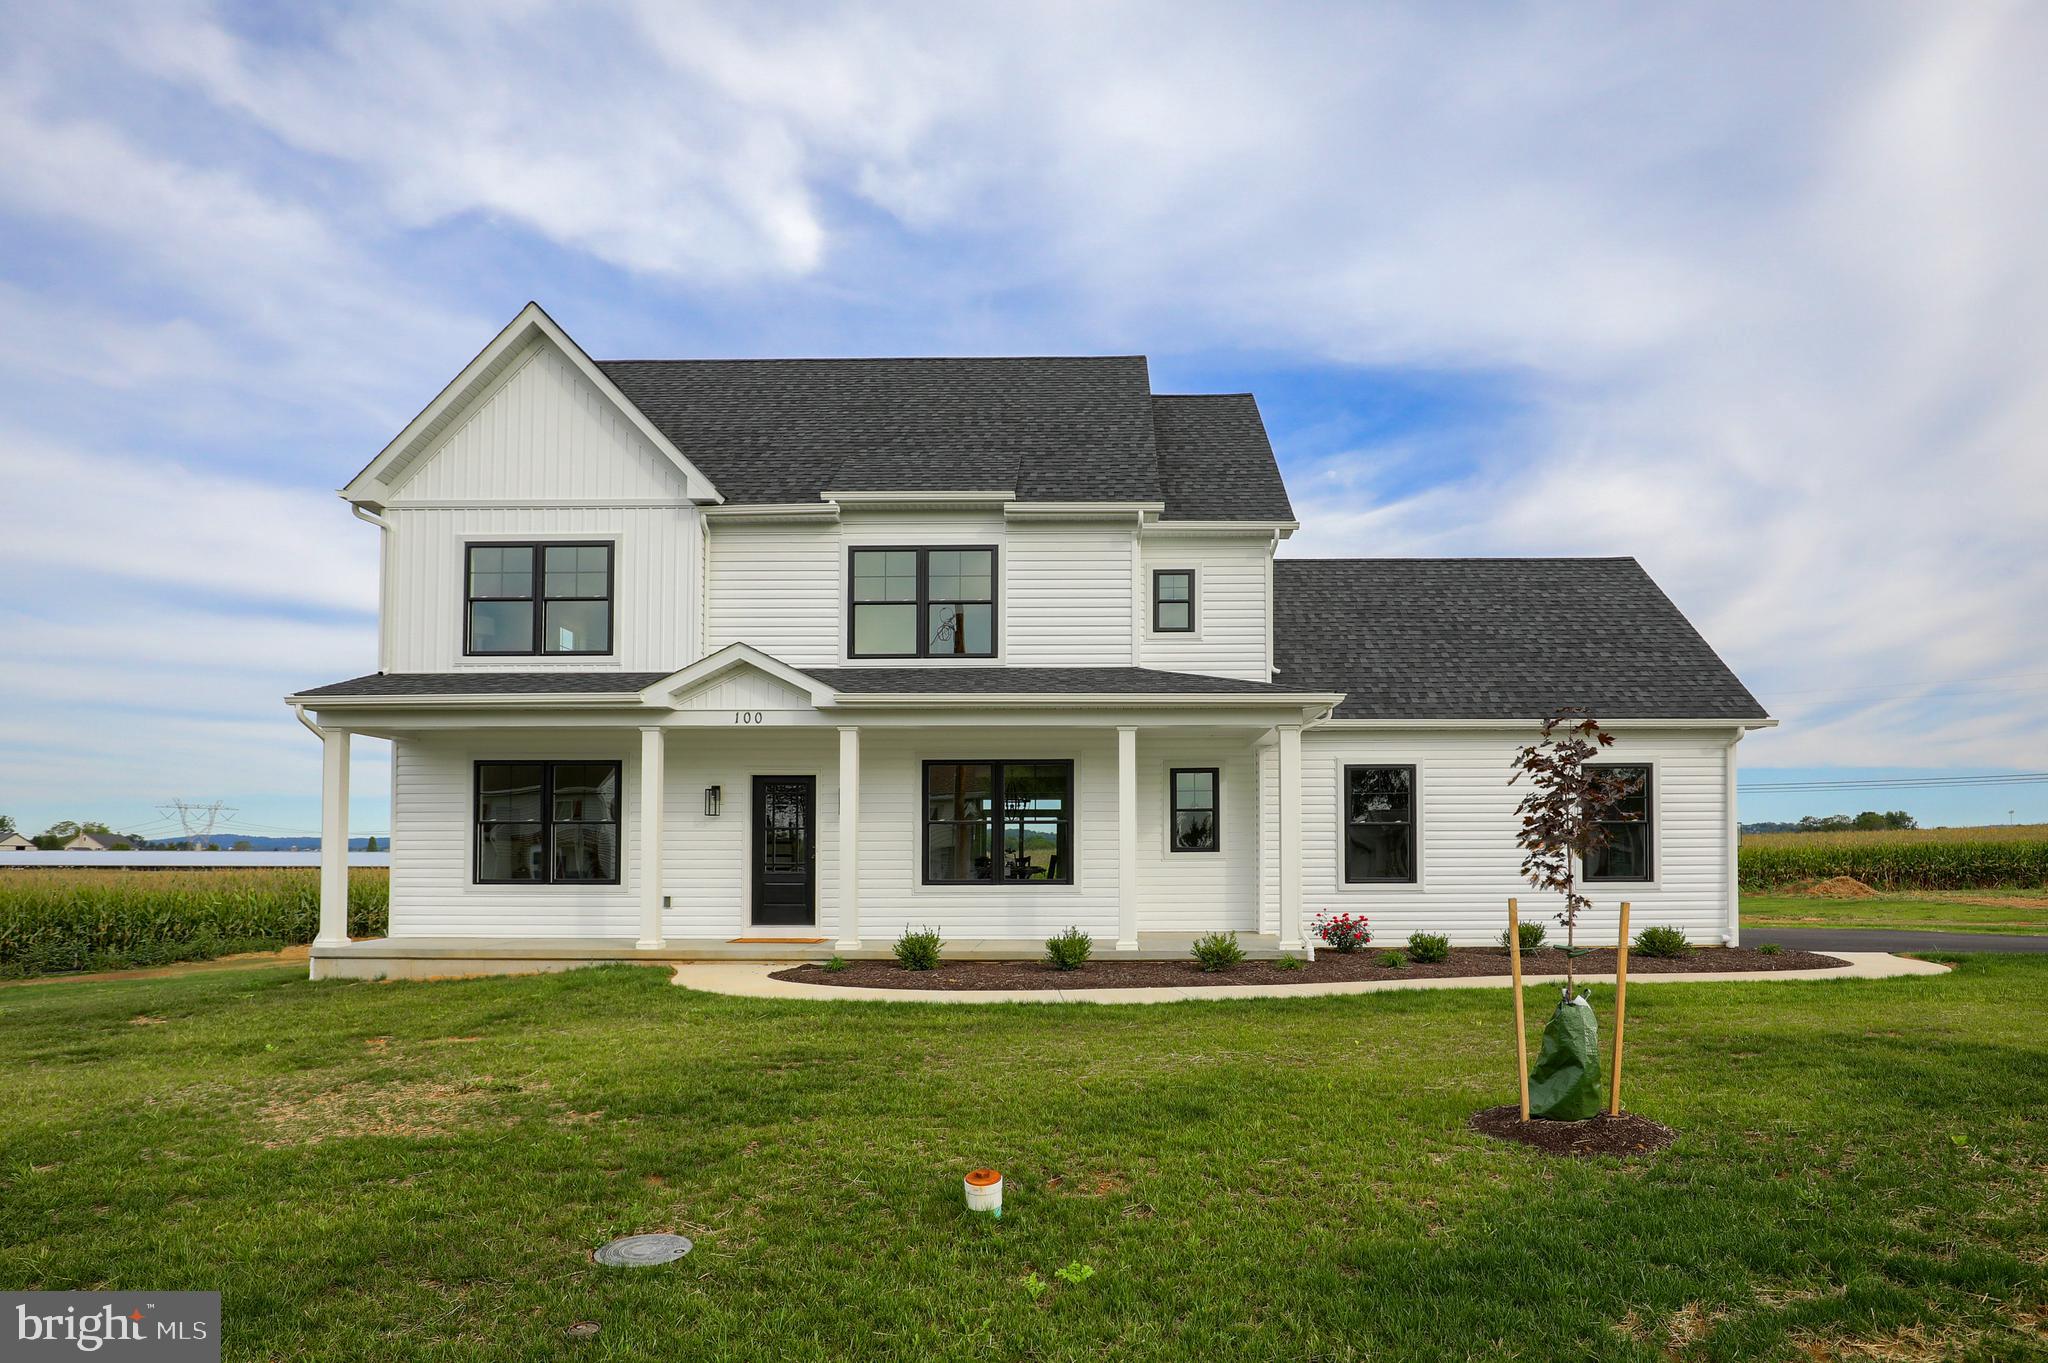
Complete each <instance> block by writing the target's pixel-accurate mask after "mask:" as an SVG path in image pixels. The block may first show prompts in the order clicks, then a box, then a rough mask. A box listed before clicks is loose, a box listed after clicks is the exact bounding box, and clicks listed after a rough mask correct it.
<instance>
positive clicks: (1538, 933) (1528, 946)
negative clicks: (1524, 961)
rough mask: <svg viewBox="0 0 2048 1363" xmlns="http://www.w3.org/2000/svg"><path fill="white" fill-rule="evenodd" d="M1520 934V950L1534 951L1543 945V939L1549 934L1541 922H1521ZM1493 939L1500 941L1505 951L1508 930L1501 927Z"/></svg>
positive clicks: (1548, 930) (1501, 947)
mask: <svg viewBox="0 0 2048 1363" xmlns="http://www.w3.org/2000/svg"><path fill="white" fill-rule="evenodd" d="M1520 935H1521V938H1522V950H1524V951H1534V950H1536V948H1538V947H1540V946H1542V945H1543V939H1544V938H1545V937H1547V936H1549V935H1550V929H1549V928H1546V927H1544V926H1543V925H1542V924H1541V923H1523V924H1521V933H1520ZM1494 940H1495V941H1497V942H1499V943H1500V949H1501V950H1502V951H1506V950H1507V949H1508V930H1507V929H1506V928H1502V929H1501V930H1500V936H1499V937H1497V938H1495V939H1494Z"/></svg>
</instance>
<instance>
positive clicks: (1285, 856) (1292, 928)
mask: <svg viewBox="0 0 2048 1363" xmlns="http://www.w3.org/2000/svg"><path fill="white" fill-rule="evenodd" d="M1279 777H1280V949H1281V950H1282V951H1300V950H1301V949H1302V935H1301V726H1300V725H1299V724H1283V725H1281V726H1280V772H1279Z"/></svg>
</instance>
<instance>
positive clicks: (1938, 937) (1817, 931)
mask: <svg viewBox="0 0 2048 1363" xmlns="http://www.w3.org/2000/svg"><path fill="white" fill-rule="evenodd" d="M1759 942H1776V943H1778V944H1779V945H1780V946H1785V947H1796V948H1797V949H1799V950H1800V951H2048V937H2015V936H2011V935H2008V934H2006V933H1999V932H1902V931H1900V930H1899V929H1897V928H1771V927H1754V928H1752V927H1744V928H1743V929H1742V945H1744V946H1746V947H1753V946H1755V945H1757V944H1758V943H1759Z"/></svg>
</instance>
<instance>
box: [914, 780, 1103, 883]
mask: <svg viewBox="0 0 2048 1363" xmlns="http://www.w3.org/2000/svg"><path fill="white" fill-rule="evenodd" d="M933 767H987V768H989V769H990V770H989V813H988V820H987V822H988V824H989V856H990V859H991V863H992V865H991V869H992V870H993V869H999V868H1000V867H1001V864H1002V855H1003V845H1004V844H1003V824H1004V822H1005V821H1006V820H1007V819H1008V816H1007V814H1006V812H1005V811H1004V808H1003V772H1004V769H1005V768H1007V767H1063V768H1065V769H1066V773H1067V803H1066V812H1065V814H1063V815H1061V816H1060V822H1061V823H1062V824H1063V825H1064V829H1063V836H1062V838H1061V840H1060V848H1059V853H1060V874H1059V875H1058V876H1057V877H1054V876H1047V877H1045V878H1044V879H1042V880H1041V879H1036V878H1032V879H1021V878H1020V879H1016V880H1010V879H1006V878H1005V877H1003V876H1000V875H991V876H990V877H989V878H988V879H987V880H934V879H932V825H933V824H934V823H942V824H954V823H971V822H977V821H976V820H966V819H937V820H935V819H933V818H932V816H931V789H932V768H933ZM1078 794H1079V792H1078V791H1077V790H1076V789H1075V783H1074V761H1073V759H1072V758H1070V757H928V758H926V759H925V760H924V761H923V762H922V763H920V764H919V765H918V771H917V817H918V822H919V825H920V827H921V828H922V830H923V831H922V833H921V834H920V835H919V837H918V867H917V874H918V881H919V883H920V884H924V885H932V886H939V887H949V886H1001V885H1011V886H1017V885H1072V884H1073V883H1074V852H1075V837H1076V833H1077V831H1078V829H1079V819H1078V817H1077V815H1076V812H1075V807H1076V804H1077V802H1078ZM1036 821H1037V822H1045V820H1044V819H1043V818H1041V819H1039V820H1036ZM1016 822H1027V821H1026V820H1022V819H1019V820H1016Z"/></svg>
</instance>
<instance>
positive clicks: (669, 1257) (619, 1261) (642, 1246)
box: [590, 1235, 690, 1268]
mask: <svg viewBox="0 0 2048 1363" xmlns="http://www.w3.org/2000/svg"><path fill="white" fill-rule="evenodd" d="M689 1252H690V1240H689V1237H688V1236H684V1235H628V1236H625V1237H623V1238H622V1239H618V1240H614V1241H612V1242H611V1243H610V1244H606V1245H600V1246H598V1249H597V1253H595V1254H593V1255H591V1256H590V1257H591V1258H593V1259H595V1260H597V1261H598V1262H599V1263H601V1264H603V1265H605V1266H606V1267H608V1268H650V1267H652V1266H653V1265H655V1264H668V1263H674V1262H675V1261H676V1260H677V1259H680V1258H682V1257H683V1256H684V1255H685V1254H688V1253H689Z"/></svg>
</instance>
